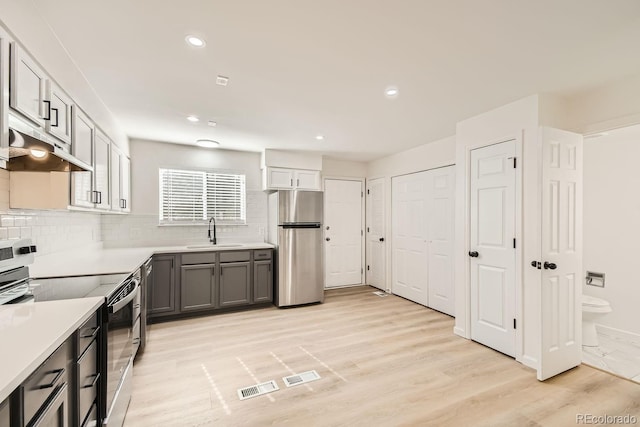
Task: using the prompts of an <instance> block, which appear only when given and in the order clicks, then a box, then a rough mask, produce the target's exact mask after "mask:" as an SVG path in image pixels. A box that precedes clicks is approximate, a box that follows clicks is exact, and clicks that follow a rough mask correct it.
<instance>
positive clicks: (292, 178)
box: [291, 178, 293, 187]
mask: <svg viewBox="0 0 640 427" xmlns="http://www.w3.org/2000/svg"><path fill="white" fill-rule="evenodd" d="M291 186H292V187H293V178H291Z"/></svg>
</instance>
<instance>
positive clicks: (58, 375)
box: [38, 368, 64, 390]
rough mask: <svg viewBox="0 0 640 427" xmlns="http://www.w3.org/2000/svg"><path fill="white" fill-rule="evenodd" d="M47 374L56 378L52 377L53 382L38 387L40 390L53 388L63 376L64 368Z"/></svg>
mask: <svg viewBox="0 0 640 427" xmlns="http://www.w3.org/2000/svg"><path fill="white" fill-rule="evenodd" d="M48 374H56V376H55V377H53V380H52V381H51V382H50V383H49V384H44V385H41V386H38V388H39V389H40V390H42V389H45V388H51V387H53V386H54V385H55V384H56V383H57V382H58V380H59V379H60V377H61V376H62V375H63V374H64V368H60V369H54V370H53V371H51V372H48Z"/></svg>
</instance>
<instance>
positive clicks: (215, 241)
mask: <svg viewBox="0 0 640 427" xmlns="http://www.w3.org/2000/svg"><path fill="white" fill-rule="evenodd" d="M211 221H213V238H212V237H211ZM207 235H208V236H209V241H210V242H211V243H212V244H214V245H215V244H216V243H218V242H217V239H216V219H215V218H214V217H211V218H209V232H208V233H207Z"/></svg>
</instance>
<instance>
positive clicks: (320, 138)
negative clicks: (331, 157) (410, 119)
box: [316, 135, 324, 141]
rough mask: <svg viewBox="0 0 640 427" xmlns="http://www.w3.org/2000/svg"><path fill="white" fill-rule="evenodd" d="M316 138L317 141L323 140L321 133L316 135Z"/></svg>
mask: <svg viewBox="0 0 640 427" xmlns="http://www.w3.org/2000/svg"><path fill="white" fill-rule="evenodd" d="M316 139H317V140H318V141H323V140H324V136H322V135H316Z"/></svg>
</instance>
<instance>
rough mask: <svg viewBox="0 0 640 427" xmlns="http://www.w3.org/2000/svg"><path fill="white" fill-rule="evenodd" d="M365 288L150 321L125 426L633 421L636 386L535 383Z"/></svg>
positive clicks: (444, 325)
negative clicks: (243, 393) (305, 375)
mask: <svg viewBox="0 0 640 427" xmlns="http://www.w3.org/2000/svg"><path fill="white" fill-rule="evenodd" d="M373 290H375V289H373V288H369V287H358V288H348V289H338V290H331V291H328V292H327V297H326V300H325V303H324V304H320V305H314V306H307V307H299V308H289V309H277V308H275V307H272V308H265V309H258V310H254V311H244V312H237V313H229V314H221V315H215V316H208V317H200V318H194V319H188V320H181V321H176V322H170V323H162V324H156V325H152V326H151V327H150V333H149V341H148V344H147V348H146V350H145V353H144V354H143V355H142V356H141V357H140V358H139V359H138V361H136V364H135V366H134V377H133V399H132V401H131V406H130V407H129V412H128V415H127V419H126V422H125V425H126V426H127V427H137V426H154V427H155V426H209V425H216V426H235V425H242V426H269V425H284V426H305V427H310V426H341V425H344V426H354V425H363V426H400V425H403V426H413V425H419V426H424V425H434V426H447V425H451V426H466V425H474V426H476V425H477V426H480V425H487V426H489V425H491V426H497V425H504V426H537V425H542V426H547V425H548V426H569V425H575V424H576V415H577V414H580V413H589V414H594V415H603V414H607V415H625V414H631V415H634V416H636V417H637V418H638V422H639V423H640V385H638V384H636V383H633V382H630V381H627V380H623V379H620V378H617V377H615V376H612V375H609V374H606V373H604V372H601V371H598V370H596V369H593V368H590V367H587V366H584V365H583V366H580V367H578V368H576V369H573V370H571V371H569V372H567V373H564V374H562V375H559V376H557V377H555V378H553V379H551V380H548V381H546V382H544V383H541V382H538V381H537V380H536V376H535V372H534V371H532V370H530V369H528V368H526V367H524V366H523V365H521V364H520V363H517V362H516V361H514V360H513V359H511V358H509V357H507V356H504V355H502V354H500V353H498V352H496V351H493V350H491V349H489V348H487V347H484V346H482V345H480V344H477V343H474V342H471V341H468V340H465V339H462V338H460V337H457V336H455V335H453V332H452V330H453V319H452V318H451V317H449V316H446V315H444V314H441V313H438V312H435V311H433V310H430V309H428V308H425V307H422V306H420V305H417V304H414V303H411V302H409V301H406V300H404V299H402V298H399V297H395V296H388V297H384V298H381V297H378V296H375V295H374V294H372V291H373ZM312 369H315V370H316V371H317V372H318V373H319V374H320V375H321V377H322V378H321V379H320V380H318V381H315V382H311V383H308V384H307V385H300V386H296V387H292V388H286V387H285V385H284V383H283V381H282V377H283V376H287V375H290V374H291V373H293V372H296V373H298V372H303V371H307V370H312ZM272 379H275V380H276V381H277V382H278V386H279V387H280V390H279V391H276V392H274V393H271V394H268V395H264V396H259V397H256V398H252V399H248V400H244V401H240V400H239V399H238V397H237V394H236V390H237V389H238V388H241V387H244V386H249V385H252V384H255V383H257V382H258V381H259V382H264V381H268V380H272Z"/></svg>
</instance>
